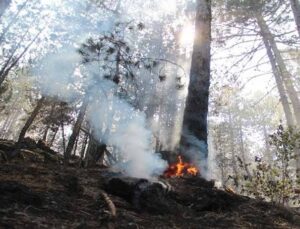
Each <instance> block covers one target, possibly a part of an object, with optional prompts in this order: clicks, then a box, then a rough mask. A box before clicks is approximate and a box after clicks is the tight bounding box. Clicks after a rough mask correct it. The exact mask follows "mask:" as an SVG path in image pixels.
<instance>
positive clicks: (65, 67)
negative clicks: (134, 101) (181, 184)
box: [35, 48, 167, 178]
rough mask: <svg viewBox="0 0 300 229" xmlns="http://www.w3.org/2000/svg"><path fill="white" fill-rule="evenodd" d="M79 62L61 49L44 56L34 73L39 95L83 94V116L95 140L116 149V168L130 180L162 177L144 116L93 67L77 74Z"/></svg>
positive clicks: (69, 97) (71, 97) (162, 163)
mask: <svg viewBox="0 0 300 229" xmlns="http://www.w3.org/2000/svg"><path fill="white" fill-rule="evenodd" d="M79 63H80V58H79V57H78V55H77V53H76V50H75V49H73V51H71V49H70V48H64V49H62V50H60V51H59V52H57V53H56V54H50V55H46V56H45V58H44V59H43V60H41V63H40V65H39V68H38V69H36V70H35V72H37V73H38V75H39V78H40V81H39V82H40V88H41V90H42V93H43V94H45V95H48V96H55V97H58V98H59V99H61V100H63V101H66V102H71V101H74V99H76V98H79V97H80V96H81V98H82V93H84V94H86V96H88V98H89V108H88V110H87V115H86V116H87V120H88V122H89V124H90V125H91V128H92V129H93V130H94V133H95V135H96V136H94V137H95V138H96V139H97V140H99V141H101V142H104V143H106V144H107V145H110V146H113V147H116V148H117V149H118V151H119V152H120V153H121V155H122V157H123V158H124V160H123V161H121V162H120V163H119V164H118V165H117V166H119V167H120V168H122V170H124V171H125V172H126V173H127V174H128V175H130V176H133V177H140V178H150V177H152V176H154V175H157V174H161V173H162V172H163V170H164V169H165V168H166V166H167V163H166V162H165V161H163V160H162V159H161V158H160V157H159V155H158V154H155V153H154V151H153V149H152V146H151V138H152V133H151V131H149V129H148V128H147V126H146V117H145V114H144V113H143V112H141V111H138V110H135V109H134V108H133V107H132V106H131V105H129V104H128V103H127V102H126V101H125V100H124V99H120V98H119V96H118V95H117V91H118V88H117V86H116V85H115V84H114V83H113V82H111V81H109V80H107V79H104V78H103V76H102V75H101V74H100V73H99V71H98V73H97V70H96V67H95V66H93V65H89V66H87V67H84V66H81V69H82V73H79V71H80V68H79ZM76 72H77V74H76ZM82 74H84V76H85V77H83V75H82ZM104 133H105V134H104Z"/></svg>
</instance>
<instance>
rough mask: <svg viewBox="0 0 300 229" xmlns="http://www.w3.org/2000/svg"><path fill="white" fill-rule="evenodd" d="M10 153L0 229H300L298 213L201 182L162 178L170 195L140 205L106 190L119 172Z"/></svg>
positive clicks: (3, 167)
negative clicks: (110, 178) (111, 204)
mask: <svg viewBox="0 0 300 229" xmlns="http://www.w3.org/2000/svg"><path fill="white" fill-rule="evenodd" d="M12 147H13V143H12V142H9V141H4V140H2V141H1V140H0V156H1V157H2V160H0V161H1V162H0V163H1V164H0V228H78V229H79V228H184V229H186V228H300V214H299V213H296V212H295V211H293V210H291V209H287V208H283V207H280V206H275V205H272V204H270V203H266V202H263V201H259V200H254V199H251V198H248V197H244V196H239V195H237V194H234V193H230V192H225V191H222V190H218V189H216V188H214V187H213V183H212V182H209V181H205V180H204V179H202V178H200V177H185V178H169V179H165V180H164V179H162V181H165V182H166V183H168V184H170V186H171V187H172V189H171V190H168V191H163V190H161V194H160V193H157V192H154V193H153V195H151V192H150V195H149V193H148V195H139V198H140V199H141V200H140V202H139V204H137V202H136V201H134V200H133V201H128V198H126V197H125V196H122V194H121V195H119V194H118V191H117V192H116V190H115V192H111V191H110V188H109V187H108V186H107V178H108V177H110V176H112V177H113V176H114V177H117V176H119V175H118V174H119V173H116V172H112V171H111V170H110V169H107V168H100V167H98V168H91V169H83V168H77V167H76V166H73V167H72V166H68V167H64V166H63V165H62V164H60V163H54V161H53V160H51V161H49V160H44V159H45V155H43V153H42V150H41V149H40V148H38V147H37V148H36V149H30V150H29V149H28V148H27V149H26V150H23V151H22V152H23V153H22V154H21V155H19V156H18V157H16V158H14V159H10V160H7V159H8V156H7V153H6V151H9V150H11V149H12ZM5 153H6V155H5ZM41 155H43V157H44V159H43V157H42V156H41ZM120 188H122V187H121V186H120ZM127 191H128V190H119V192H120V193H122V192H123V193H126V192H127ZM104 192H106V193H107V194H108V196H109V199H110V200H111V201H112V202H113V203H114V205H115V207H116V215H115V216H114V215H113V214H112V211H111V210H110V208H109V205H108V204H107V201H105V198H103V195H101V193H102V194H103V193H104Z"/></svg>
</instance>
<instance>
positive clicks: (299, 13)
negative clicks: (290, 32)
mask: <svg viewBox="0 0 300 229" xmlns="http://www.w3.org/2000/svg"><path fill="white" fill-rule="evenodd" d="M290 3H291V7H292V10H293V14H294V19H295V22H296V26H297V30H298V34H299V37H300V2H299V0H290Z"/></svg>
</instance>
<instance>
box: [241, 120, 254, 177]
mask: <svg viewBox="0 0 300 229" xmlns="http://www.w3.org/2000/svg"><path fill="white" fill-rule="evenodd" d="M239 140H240V149H241V156H242V160H243V167H244V169H245V172H246V174H247V177H248V179H249V180H252V175H251V173H250V170H249V168H248V165H247V160H246V153H245V144H244V133H243V127H242V125H239Z"/></svg>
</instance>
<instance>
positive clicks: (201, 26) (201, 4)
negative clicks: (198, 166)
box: [180, 0, 211, 161]
mask: <svg viewBox="0 0 300 229" xmlns="http://www.w3.org/2000/svg"><path fill="white" fill-rule="evenodd" d="M210 44H211V0H197V14H196V22H195V39H194V47H193V55H192V63H191V71H190V83H189V87H188V96H187V100H186V106H185V111H184V118H183V126H182V134H181V140H180V147H181V150H182V153H186V154H185V155H186V157H187V158H188V159H190V160H192V159H193V160H197V161H200V160H204V161H206V160H207V157H208V147H207V113H208V96H209V85H210V59H211V55H210Z"/></svg>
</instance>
